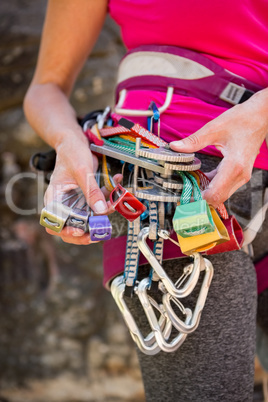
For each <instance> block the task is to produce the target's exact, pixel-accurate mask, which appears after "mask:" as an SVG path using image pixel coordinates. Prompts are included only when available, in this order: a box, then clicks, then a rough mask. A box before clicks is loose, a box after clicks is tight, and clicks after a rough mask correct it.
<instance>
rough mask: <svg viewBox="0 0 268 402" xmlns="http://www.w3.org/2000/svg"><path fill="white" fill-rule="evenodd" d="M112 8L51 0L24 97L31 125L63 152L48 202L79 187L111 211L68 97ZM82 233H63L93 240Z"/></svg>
mask: <svg viewBox="0 0 268 402" xmlns="http://www.w3.org/2000/svg"><path fill="white" fill-rule="evenodd" d="M106 10H107V0H76V1H73V0H49V2H48V8H47V14H46V19H45V23H44V28H43V34H42V40H41V46H40V52H39V57H38V62H37V67H36V71H35V75H34V78H33V81H32V83H31V85H30V87H29V90H28V92H27V94H26V97H25V100H24V111H25V115H26V117H27V119H28V121H29V123H30V125H31V126H32V127H33V129H34V130H35V131H36V132H37V133H38V134H39V135H40V137H42V138H43V139H44V141H46V142H47V143H48V144H49V145H50V146H52V147H53V148H54V149H56V151H57V161H56V167H55V170H54V173H53V175H52V178H51V183H50V185H49V187H48V190H47V192H46V197H45V198H46V202H47V203H48V202H51V201H52V200H53V199H59V198H60V196H61V195H62V194H63V192H65V191H68V190H69V189H72V188H75V187H77V186H79V187H81V189H82V191H83V192H84V194H85V196H86V199H87V202H88V203H89V205H90V206H91V207H92V208H93V209H94V210H95V212H97V213H105V212H106V210H107V204H106V202H105V198H104V196H103V194H102V192H101V191H100V189H99V188H98V186H97V183H96V181H95V179H94V175H93V171H94V165H96V160H94V157H93V156H92V154H91V152H90V151H89V148H88V143H87V140H86V139H85V137H84V135H83V132H82V130H81V128H80V126H79V125H78V123H77V121H76V114H75V111H74V110H73V108H72V106H71V105H70V103H69V100H68V97H69V95H70V93H71V90H72V88H73V85H74V82H75V80H76V78H77V75H78V73H79V72H80V70H81V68H82V66H83V65H84V63H85V60H86V59H87V57H88V55H89V54H90V52H91V50H92V48H93V46H94V44H95V42H96V39H97V37H98V35H99V33H100V30H101V28H102V26H103V22H104V19H105V16H106ZM48 232H50V231H48ZM50 233H51V232H50ZM81 234H82V233H81V231H79V230H75V229H73V228H68V229H64V230H63V231H62V233H61V237H62V239H63V240H65V241H67V242H70V241H71V242H73V243H74V242H75V243H79V244H86V243H88V242H89V241H90V239H89V236H87V235H84V236H82V237H81V238H79V237H78V236H79V235H81ZM73 236H75V237H73Z"/></svg>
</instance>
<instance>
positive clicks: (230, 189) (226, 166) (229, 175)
mask: <svg viewBox="0 0 268 402" xmlns="http://www.w3.org/2000/svg"><path fill="white" fill-rule="evenodd" d="M245 166H246V164H245ZM245 166H243V165H242V164H241V163H238V162H234V159H233V158H232V157H228V158H227V157H226V158H224V159H223V160H222V162H221V163H220V164H219V166H218V170H217V174H216V175H215V177H214V178H213V180H212V181H211V182H210V184H209V186H208V188H207V189H206V190H205V191H204V192H203V194H202V195H203V198H204V199H205V200H207V202H208V203H209V204H211V205H213V206H214V207H215V208H217V207H218V206H219V204H221V203H222V202H224V201H226V200H227V199H228V198H229V197H230V196H231V195H232V194H233V193H234V192H235V191H236V190H237V189H238V188H239V187H241V186H243V185H244V184H245V183H247V182H248V181H249V180H250V176H251V172H250V171H249V170H248V168H245Z"/></svg>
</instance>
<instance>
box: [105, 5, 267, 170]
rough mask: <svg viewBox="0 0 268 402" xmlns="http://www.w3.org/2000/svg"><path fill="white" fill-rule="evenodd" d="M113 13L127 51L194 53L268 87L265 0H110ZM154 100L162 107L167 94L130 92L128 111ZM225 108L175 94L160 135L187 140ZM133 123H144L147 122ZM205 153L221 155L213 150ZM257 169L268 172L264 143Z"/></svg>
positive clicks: (162, 123)
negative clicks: (151, 48) (154, 47)
mask: <svg viewBox="0 0 268 402" xmlns="http://www.w3.org/2000/svg"><path fill="white" fill-rule="evenodd" d="M109 12H110V15H111V17H112V18H113V19H114V20H115V21H116V22H117V23H118V24H119V25H120V27H121V32H122V38H123V41H124V43H125V45H126V47H127V49H133V48H135V47H138V46H140V45H144V44H159V45H173V46H179V47H183V48H187V49H191V50H194V51H198V52H200V53H202V54H204V55H205V56H207V57H210V58H211V59H212V60H214V61H215V62H216V63H218V64H220V65H221V66H222V67H224V68H226V69H227V70H229V71H231V72H233V73H235V74H238V75H240V76H243V77H245V78H247V79H249V80H251V81H253V82H255V83H256V84H259V85H261V86H263V87H267V86H268V46H267V43H268V3H267V0H240V1H233V0H232V1H231V0H225V1H215V0H204V1H196V0H187V1H179V0H165V1H163V0H109ZM219 44H220V46H219ZM152 100H154V101H155V102H156V104H157V105H162V104H163V103H164V100H165V94H164V93H160V92H150V91H131V92H129V93H128V97H127V99H126V102H125V104H124V107H126V108H135V109H141V108H144V109H147V108H148V106H149V103H150V101H152ZM224 110H225V109H224V108H223V107H219V106H215V105H211V104H208V103H205V102H203V101H200V100H199V99H196V98H191V97H184V96H181V95H173V99H172V105H171V107H170V108H169V109H168V111H167V112H165V113H164V114H163V115H162V116H161V137H163V138H164V139H165V140H167V141H169V142H170V141H173V140H177V139H180V138H184V137H186V136H188V135H190V134H192V133H194V132H195V131H197V130H198V129H199V128H201V127H202V126H203V125H204V124H206V123H207V122H208V121H210V120H212V119H214V118H215V117H217V116H218V115H219V114H221V113H222V112H223V111H224ZM132 120H133V121H139V122H140V123H141V124H144V125H146V120H145V119H141V118H136V119H135V118H132ZM143 120H144V121H143ZM202 152H204V153H206V154H211V155H218V156H222V155H221V153H220V152H219V151H218V150H217V149H216V148H215V147H213V146H210V147H207V148H205V149H204V150H203V151H202ZM254 166H255V167H258V168H261V169H266V170H268V149H267V146H266V144H265V143H263V145H262V146H261V149H260V153H259V155H258V156H257V158H256V161H255V164H254Z"/></svg>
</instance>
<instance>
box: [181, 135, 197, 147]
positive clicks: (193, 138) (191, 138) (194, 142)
mask: <svg viewBox="0 0 268 402" xmlns="http://www.w3.org/2000/svg"><path fill="white" fill-rule="evenodd" d="M184 141H185V142H189V143H190V144H191V145H199V143H200V140H199V137H198V136H197V135H196V134H192V135H190V136H189V137H187V138H185V139H184Z"/></svg>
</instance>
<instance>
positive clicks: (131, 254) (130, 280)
mask: <svg viewBox="0 0 268 402" xmlns="http://www.w3.org/2000/svg"><path fill="white" fill-rule="evenodd" d="M140 229H141V221H140V217H138V218H137V219H135V220H134V221H133V222H128V234H127V247H126V259H125V268H124V279H125V283H126V286H129V287H131V288H132V287H133V286H134V285H135V281H136V278H137V274H138V266H139V256H140V250H139V248H138V245H137V238H138V234H139V232H140Z"/></svg>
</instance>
